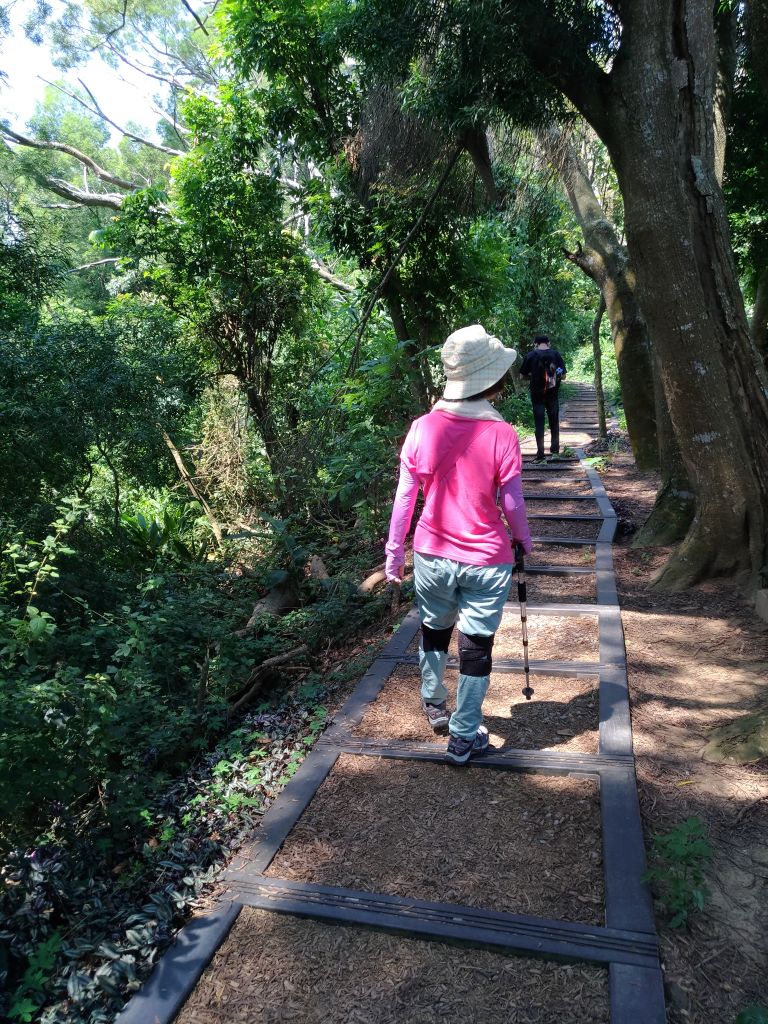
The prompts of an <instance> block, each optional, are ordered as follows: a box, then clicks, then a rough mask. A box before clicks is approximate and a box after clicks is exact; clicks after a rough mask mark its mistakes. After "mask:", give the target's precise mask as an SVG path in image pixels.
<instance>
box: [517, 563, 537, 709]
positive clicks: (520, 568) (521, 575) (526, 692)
mask: <svg viewBox="0 0 768 1024" xmlns="http://www.w3.org/2000/svg"><path fill="white" fill-rule="evenodd" d="M524 556H525V552H524V551H523V545H522V544H516V545H515V569H516V571H517V599H518V601H519V602H520V622H521V623H522V626H523V667H524V670H525V686H524V687H523V696H524V697H525V699H526V700H530V699H531V697H532V696H533V687H532V686H531V676H530V669H529V668H528V611H527V608H526V601H527V599H526V593H525V557H524Z"/></svg>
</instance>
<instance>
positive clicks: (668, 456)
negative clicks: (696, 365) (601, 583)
mask: <svg viewBox="0 0 768 1024" xmlns="http://www.w3.org/2000/svg"><path fill="white" fill-rule="evenodd" d="M654 391H655V393H656V432H657V436H658V439H659V468H660V470H661V486H660V487H659V492H658V494H657V495H656V500H655V502H654V504H653V508H652V509H651V513H650V515H649V516H648V518H647V519H646V521H645V522H644V523H643V525H642V526H641V527H640V529H639V530H638V532H637V533H636V534H635V537H634V540H633V541H632V546H633V547H637V548H642V547H664V546H666V545H669V544H677V543H679V541H681V540H683V538H684V537H685V535H686V533H687V532H688V530H689V528H690V525H691V521H692V520H693V513H694V502H693V494H692V493H691V487H690V484H689V483H688V475H687V473H686V472H685V466H684V465H683V459H682V455H681V454H680V445H679V444H678V443H677V438H676V437H675V432H674V430H673V429H672V420H671V418H670V415H669V409H668V408H667V399H666V396H665V394H664V389H663V387H662V386H661V373H660V371H659V368H658V366H657V367H656V371H655V373H654Z"/></svg>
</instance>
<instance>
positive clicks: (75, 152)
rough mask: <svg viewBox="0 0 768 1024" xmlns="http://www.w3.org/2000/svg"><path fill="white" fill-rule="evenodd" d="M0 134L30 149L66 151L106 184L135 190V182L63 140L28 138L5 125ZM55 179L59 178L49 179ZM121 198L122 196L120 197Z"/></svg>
mask: <svg viewBox="0 0 768 1024" xmlns="http://www.w3.org/2000/svg"><path fill="white" fill-rule="evenodd" d="M0 134H2V135H4V136H5V137H6V138H9V139H12V140H13V141H14V142H17V143H18V144H19V145H20V146H28V147H30V148H31V149H53V150H56V151H57V152H59V153H66V154H67V156H71V157H74V159H75V160H78V161H79V162H80V163H81V164H82V165H83V166H84V167H87V168H88V170H89V171H91V172H92V173H93V174H95V175H96V177H97V178H98V179H99V180H100V181H105V182H106V183H107V184H108V185H117V187H118V188H124V189H128V190H130V191H132V192H133V191H135V190H136V187H137V186H136V183H135V182H133V181H128V180H127V179H126V178H121V177H119V175H117V174H111V173H110V172H109V171H108V170H106V168H104V167H100V166H99V164H97V163H96V161H95V160H94V159H93V158H92V157H90V156H88V155H87V154H86V153H81V152H80V150H79V149H75V147H74V146H68V145H67V144H66V143H65V142H49V141H48V140H46V139H30V138H28V137H27V136H26V135H20V134H19V133H18V132H15V131H13V130H12V129H11V128H8V127H7V126H6V125H0ZM49 180H56V181H58V180H59V179H58V178H57V179H49ZM121 198H122V197H121Z"/></svg>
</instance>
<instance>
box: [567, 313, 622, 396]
mask: <svg viewBox="0 0 768 1024" xmlns="http://www.w3.org/2000/svg"><path fill="white" fill-rule="evenodd" d="M600 365H601V367H602V371H603V393H604V395H605V400H606V402H608V403H609V404H610V405H613V406H620V405H621V387H620V385H619V370H618V367H617V365H616V351H615V349H614V347H613V338H612V336H611V329H610V324H609V323H608V321H607V318H606V317H603V321H602V323H601V325H600ZM568 378H569V380H574V381H576V380H579V381H584V382H585V383H588V384H593V383H594V380H595V354H594V351H593V348H592V342H591V340H590V341H587V342H584V343H583V344H582V345H580V346H579V348H578V349H576V351H575V352H574V353H573V354H572V355H571V359H570V362H569V365H568Z"/></svg>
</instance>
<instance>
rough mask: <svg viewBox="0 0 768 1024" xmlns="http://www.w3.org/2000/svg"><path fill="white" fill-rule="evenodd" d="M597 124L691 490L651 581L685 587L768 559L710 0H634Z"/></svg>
mask: <svg viewBox="0 0 768 1024" xmlns="http://www.w3.org/2000/svg"><path fill="white" fill-rule="evenodd" d="M624 21H625V24H624V33H625V34H624V40H623V43H622V52H621V53H620V54H619V56H618V57H617V59H616V61H615V64H614V68H613V70H612V72H611V75H610V86H609V88H608V89H607V90H606V91H605V92H604V99H605V106H604V108H603V113H604V115H605V117H604V118H600V117H599V118H598V120H599V121H600V122H601V123H600V125H599V127H598V126H597V125H595V127H596V128H597V130H598V131H599V132H600V134H601V135H602V137H603V138H604V141H605V143H606V145H607V147H608V150H609V152H610V154H611V158H612V159H613V163H614V166H615V168H616V172H617V174H618V177H619V183H620V186H621V191H622V195H623V197H624V203H625V223H626V229H627V240H628V246H629V251H630V254H631V256H632V259H633V263H634V266H635V269H636V273H637V288H638V295H639V298H640V302H641V305H642V308H643V311H644V313H645V316H646V318H647V321H648V326H649V329H650V332H651V336H652V337H653V339H654V348H655V352H656V354H657V357H658V363H659V371H660V378H661V383H662V386H663V388H664V394H665V396H666V399H667V404H668V407H669V411H670V416H671V419H672V425H673V427H674V431H675V435H676V437H677V439H678V442H679V445H680V454H681V457H682V460H683V464H684V467H685V470H686V473H687V476H688V479H689V480H690V485H691V490H692V492H693V494H694V496H695V503H696V512H695V516H694V519H693V522H692V524H691V527H690V529H689V531H688V533H687V535H686V537H685V540H684V541H683V542H682V544H681V545H680V547H679V548H678V550H677V552H676V553H675V555H673V557H672V558H671V560H670V561H669V563H668V564H667V566H666V567H665V569H664V571H663V572H662V573H661V575H660V577H659V580H658V582H659V583H660V584H661V585H662V586H666V587H674V588H683V587H685V586H688V585H691V584H693V583H695V582H697V581H698V580H700V579H702V578H704V577H709V576H717V575H734V574H736V573H738V572H739V571H741V570H746V571H751V573H752V575H753V577H754V576H755V575H756V574H757V573H758V572H759V570H760V568H761V566H762V565H763V564H764V563H765V547H766V509H768V447H767V446H766V444H765V438H766V437H767V436H768V398H766V395H767V394H768V378H766V374H765V368H764V367H763V366H762V362H761V360H759V358H758V357H757V353H756V351H755V348H754V346H753V345H752V343H751V339H750V337H749V330H748V326H747V320H746V315H745V312H744V305H743V301H742V296H741V292H740V291H739V287H738V281H737V276H736V270H735V265H734V260H733V253H732V250H731V246H730V241H729V236H728V225H727V220H726V215H725V207H724V202H723V196H722V192H721V190H720V186H719V184H718V181H717V176H716V167H715V155H716V154H715V140H714V131H713V125H714V115H713V97H714V86H715V72H716V57H715V37H714V31H713V15H712V4H711V3H709V2H708V0H664V2H662V3H659V0H636V3H634V4H632V5H628V14H627V16H626V18H625V19H624Z"/></svg>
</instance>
